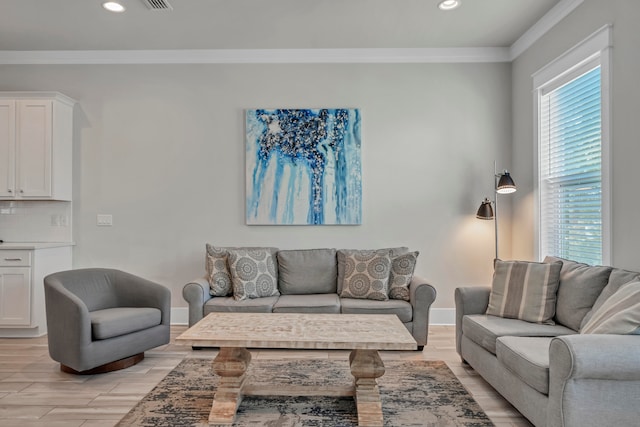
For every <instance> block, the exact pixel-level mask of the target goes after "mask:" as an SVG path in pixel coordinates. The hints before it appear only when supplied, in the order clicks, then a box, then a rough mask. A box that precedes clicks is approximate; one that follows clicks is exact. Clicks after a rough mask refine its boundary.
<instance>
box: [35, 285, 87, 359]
mask: <svg viewBox="0 0 640 427" xmlns="http://www.w3.org/2000/svg"><path fill="white" fill-rule="evenodd" d="M44 297H45V307H46V316H47V340H48V343H49V354H50V355H51V357H52V358H53V359H54V360H65V357H66V356H67V355H68V354H69V349H79V348H82V347H86V346H88V345H90V344H91V318H90V317H89V310H88V309H87V306H86V305H85V303H84V302H83V301H82V300H81V299H80V298H78V297H77V296H76V295H75V294H73V293H71V292H70V291H68V290H67V289H66V288H65V287H64V286H63V285H62V283H61V282H60V281H59V280H58V279H55V278H53V277H52V276H51V275H50V276H47V277H45V278H44ZM61 358H62V359H61Z"/></svg>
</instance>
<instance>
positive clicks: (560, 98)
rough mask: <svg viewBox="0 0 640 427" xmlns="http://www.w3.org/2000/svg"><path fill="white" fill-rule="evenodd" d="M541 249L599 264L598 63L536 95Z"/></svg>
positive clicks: (600, 207)
mask: <svg viewBox="0 0 640 427" xmlns="http://www.w3.org/2000/svg"><path fill="white" fill-rule="evenodd" d="M539 117H540V121H539V126H540V129H539V138H540V141H539V143H540V146H539V149H540V153H539V156H540V157H539V180H540V182H539V190H540V195H539V197H540V226H541V227H540V232H541V235H540V243H541V246H542V253H544V254H548V255H555V256H559V257H562V258H567V259H572V260H575V261H580V262H585V263H588V264H601V263H602V130H601V122H602V120H601V76H600V66H596V67H595V68H592V69H590V70H588V71H586V72H585V73H583V74H582V75H580V76H579V77H576V78H574V79H573V80H571V81H569V82H567V83H565V84H563V85H562V86H560V87H557V88H554V89H552V90H550V91H548V92H546V93H545V91H543V92H542V93H541V97H540V116H539Z"/></svg>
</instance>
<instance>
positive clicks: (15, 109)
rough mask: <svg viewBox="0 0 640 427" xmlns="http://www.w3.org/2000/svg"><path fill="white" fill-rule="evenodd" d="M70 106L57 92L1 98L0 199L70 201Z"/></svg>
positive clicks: (10, 94) (0, 94) (2, 95)
mask: <svg viewBox="0 0 640 427" xmlns="http://www.w3.org/2000/svg"><path fill="white" fill-rule="evenodd" d="M74 103H75V101H73V100H72V99H71V98H68V97H66V96H64V95H62V94H59V93H55V92H0V159H1V160H0V199H5V200H7V199H15V200H71V194H72V191H71V190H72V173H71V172H72V171H71V166H72V155H73V152H72V150H73V144H72V139H73V105H74Z"/></svg>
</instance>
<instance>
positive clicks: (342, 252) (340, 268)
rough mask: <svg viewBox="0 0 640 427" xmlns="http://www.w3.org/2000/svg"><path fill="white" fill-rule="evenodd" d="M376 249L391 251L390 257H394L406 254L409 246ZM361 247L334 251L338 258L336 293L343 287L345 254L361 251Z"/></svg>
mask: <svg viewBox="0 0 640 427" xmlns="http://www.w3.org/2000/svg"><path fill="white" fill-rule="evenodd" d="M376 250H377V251H383V252H385V253H386V252H387V251H390V252H391V258H393V257H396V256H398V255H402V254H406V253H407V252H409V248H407V247H406V246H400V247H397V248H380V249H376ZM361 251H362V249H340V250H338V251H337V252H336V258H337V259H338V293H339V294H341V293H342V288H343V287H344V263H345V258H346V256H347V255H352V254H354V253H357V252H361Z"/></svg>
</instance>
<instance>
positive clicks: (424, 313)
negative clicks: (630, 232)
mask: <svg viewBox="0 0 640 427" xmlns="http://www.w3.org/2000/svg"><path fill="white" fill-rule="evenodd" d="M435 300H436V289H435V288H434V287H433V286H431V285H430V284H429V283H428V282H427V281H426V280H425V279H423V278H422V277H419V276H413V278H412V279H411V283H410V284H409V302H410V303H411V307H412V309H413V332H412V335H413V337H414V338H415V339H416V342H417V343H418V345H419V346H425V345H427V337H428V335H429V310H430V309H431V304H433V302H434V301H435Z"/></svg>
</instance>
